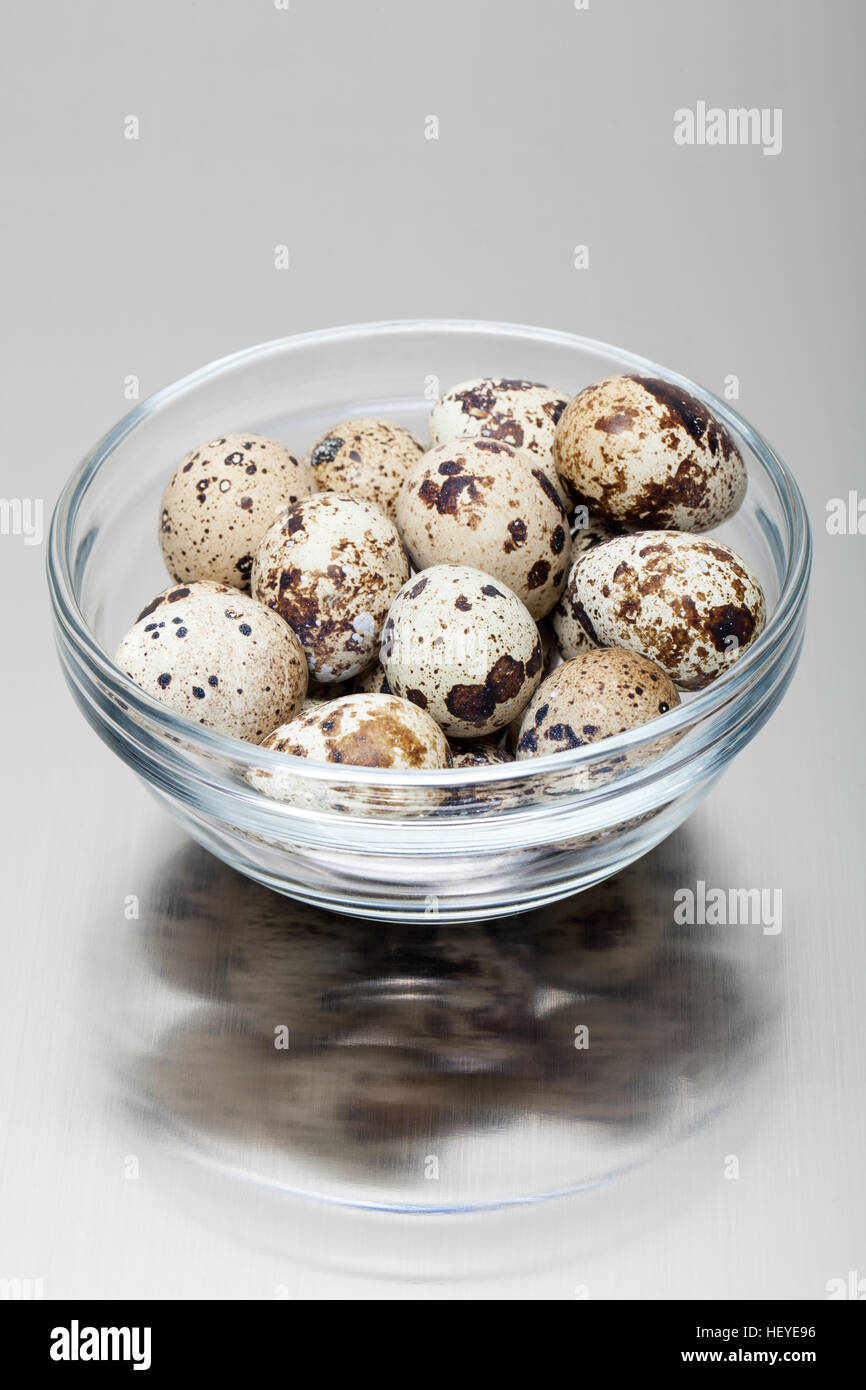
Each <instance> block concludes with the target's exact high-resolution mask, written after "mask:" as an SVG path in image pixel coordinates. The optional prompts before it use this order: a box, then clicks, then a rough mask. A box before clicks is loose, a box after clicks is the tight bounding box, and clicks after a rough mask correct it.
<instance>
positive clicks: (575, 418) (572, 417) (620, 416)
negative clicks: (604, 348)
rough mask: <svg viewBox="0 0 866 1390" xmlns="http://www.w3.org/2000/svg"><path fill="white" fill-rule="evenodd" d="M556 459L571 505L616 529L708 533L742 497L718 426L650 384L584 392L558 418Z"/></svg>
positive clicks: (631, 380) (741, 475) (742, 472)
mask: <svg viewBox="0 0 866 1390" xmlns="http://www.w3.org/2000/svg"><path fill="white" fill-rule="evenodd" d="M553 458H554V462H555V464H556V468H557V472H558V473H559V476H560V479H561V480H562V482H563V483H564V485H565V487H566V489H567V490H568V492H569V495H570V496H571V497H572V499H573V500H574V501H575V502H578V503H582V504H584V505H585V506H587V507H588V508H589V509H590V511H591V512H592V513H593V514H594V515H596V516H597V517H598V518H599V519H600V520H602V521H608V522H613V523H615V524H619V525H628V526H637V527H646V528H653V527H658V528H660V529H673V530H678V531H707V530H709V529H710V527H712V526H718V525H720V524H721V522H723V521H726V520H727V519H728V518H729V517H731V516H733V515H734V512H735V511H736V510H737V508H738V507H739V506H740V503H741V502H742V500H743V498H744V497H745V495H746V484H747V478H746V468H745V464H744V463H743V460H742V458H741V456H740V452H739V450H738V449H737V446H736V444H735V443H734V440H733V438H732V437H731V435H730V433H729V432H728V430H727V429H726V428H725V426H724V425H723V424H722V422H721V421H720V420H718V419H716V417H715V416H714V415H712V414H711V413H710V411H709V410H708V409H707V407H706V406H705V405H704V404H703V402H702V401H699V400H698V399H697V397H696V396H693V395H691V394H690V393H688V392H687V391H684V390H683V389H682V388H681V387H679V386H675V385H673V384H672V383H670V382H667V381H662V380H661V379H658V378H655V377H644V376H612V377H608V378H607V379H606V380H605V381H599V382H597V383H596V384H595V385H594V386H587V387H586V388H585V390H583V391H581V392H580V393H579V394H578V395H577V396H575V397H574V399H573V400H571V401H569V403H568V405H567V406H566V408H565V410H564V411H563V413H562V415H561V416H560V419H559V423H558V425H557V427H556V435H555V437H554V441H553Z"/></svg>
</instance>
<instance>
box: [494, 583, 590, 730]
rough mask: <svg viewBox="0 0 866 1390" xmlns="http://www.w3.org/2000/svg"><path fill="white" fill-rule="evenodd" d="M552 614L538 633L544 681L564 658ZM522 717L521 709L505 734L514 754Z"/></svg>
mask: <svg viewBox="0 0 866 1390" xmlns="http://www.w3.org/2000/svg"><path fill="white" fill-rule="evenodd" d="M555 613H556V609H554V614H555ZM552 616H553V615H550V616H548V617H547V618H542V620H541V622H540V623H539V624H538V635H539V637H540V638H541V679H542V680H543V681H544V680H546V679H547V677H548V676H549V675H550V673H551V671H553V670H555V668H556V667H557V666H559V665H560V664H561V663H562V658H563V653H562V651H561V650H560V647H559V641H558V639H557V636H556V631H555V628H554V624H553V622H552V621H551V617H552ZM591 646H592V643H591V642H590V641H589V639H587V647H591ZM522 717H523V711H522V710H521V711H520V713H519V714H518V715H516V716H515V718H514V719H512V721H511V723H510V724H509V726H508V730H507V733H506V735H505V742H506V746H507V747H508V749H509V751H510V753H511V754H512V755H513V753H514V750H515V748H516V747H517V736H518V734H519V732H520V721H521V719H522Z"/></svg>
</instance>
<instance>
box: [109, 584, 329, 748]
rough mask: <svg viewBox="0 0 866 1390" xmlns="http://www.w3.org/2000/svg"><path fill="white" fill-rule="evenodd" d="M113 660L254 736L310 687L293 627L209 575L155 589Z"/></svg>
mask: <svg viewBox="0 0 866 1390" xmlns="http://www.w3.org/2000/svg"><path fill="white" fill-rule="evenodd" d="M114 659H115V661H116V663H117V665H118V666H119V667H120V669H121V670H122V671H125V672H126V674H127V675H128V676H129V677H130V678H131V679H132V680H134V681H135V682H136V684H137V685H140V686H141V688H142V690H146V691H147V693H148V694H149V695H153V696H154V698H155V699H157V700H160V701H161V702H162V703H163V704H164V705H168V706H169V707H170V708H171V709H173V710H174V711H175V712H176V713H177V714H182V715H185V716H186V718H188V719H193V720H195V722H196V723H197V724H205V725H207V726H208V727H209V728H212V729H216V730H218V732H219V733H221V734H232V735H233V736H234V737H235V738H242V739H247V740H249V741H251V742H254V743H255V742H258V740H259V739H260V738H261V737H262V736H263V735H264V734H266V733H267V732H268V731H269V730H270V729H272V728H273V727H274V725H275V724H279V723H280V722H281V721H283V720H287V719H292V718H294V716H295V714H296V713H297V711H298V710H299V709H300V708H301V705H302V704H303V701H304V696H305V695H306V692H307V663H306V661H305V659H304V653H303V651H302V650H301V645H300V643H299V642H298V639H297V637H296V636H295V634H294V633H293V632H292V629H291V628H290V627H289V626H288V625H287V624H286V623H284V622H283V620H282V618H280V617H279V616H278V615H277V614H276V613H274V612H272V611H271V609H270V608H264V607H263V606H262V605H261V604H260V603H256V602H255V601H254V600H253V599H251V598H250V596H249V594H242V593H241V592H240V590H239V589H233V588H231V587H230V586H229V585H228V584H211V583H209V582H208V581H206V580H199V581H196V582H193V583H190V584H180V585H173V586H172V587H171V588H169V589H165V590H163V592H162V593H161V594H157V596H156V598H155V599H153V601H152V602H151V603H149V604H148V605H147V607H146V608H145V609H144V610H143V611H142V612H141V613H140V614H139V616H138V618H137V620H136V622H135V623H134V625H133V626H132V628H131V629H130V630H129V632H128V633H127V634H126V636H125V637H124V639H123V641H122V642H121V644H120V646H119V647H118V649H117V655H116V656H115V658H114Z"/></svg>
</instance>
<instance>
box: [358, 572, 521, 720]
mask: <svg viewBox="0 0 866 1390" xmlns="http://www.w3.org/2000/svg"><path fill="white" fill-rule="evenodd" d="M380 660H381V662H382V665H383V667H384V668H385V674H386V675H387V677H388V683H389V685H390V686H391V689H392V690H393V691H394V693H395V694H396V695H401V696H403V697H404V698H405V699H407V700H411V701H412V702H413V703H414V704H416V705H419V706H420V707H421V709H424V710H427V712H428V713H429V714H430V715H432V717H433V718H434V719H435V720H436V722H437V724H440V725H441V726H442V728H443V729H444V730H445V732H446V734H447V735H448V737H449V738H471V739H479V738H482V737H484V736H486V735H488V734H492V733H495V732H496V730H497V729H503V728H505V726H506V725H507V724H509V723H510V722H511V720H512V719H513V718H514V716H515V715H516V714H518V713H519V711H520V710H521V709H523V707H524V705H526V703H527V702H528V700H529V699H530V697H531V695H532V693H533V691H534V690H535V688H536V686H537V685H538V683H539V681H540V680H541V665H542V651H541V639H540V637H539V635H538V629H537V627H536V626H535V623H534V622H533V620H532V618H531V616H530V614H529V613H528V611H527V609H526V608H525V607H524V605H523V604H522V603H521V602H520V600H519V598H517V596H516V595H515V594H513V593H512V592H511V590H510V589H508V588H506V586H505V585H504V584H502V583H501V582H500V581H499V580H495V579H493V578H492V577H491V576H490V575H489V574H485V573H483V572H482V571H480V570H477V569H471V568H469V567H468V566H466V565H434V566H433V567H431V568H430V569H429V570H425V571H424V573H422V574H420V575H415V576H413V578H412V579H411V580H410V581H409V582H408V583H407V584H405V585H404V587H403V588H402V590H401V591H400V593H399V594H398V595H397V597H396V599H395V600H394V603H393V605H392V607H391V611H390V613H389V614H388V619H387V622H386V623H385V628H384V632H383V634H382V649H381V653H380Z"/></svg>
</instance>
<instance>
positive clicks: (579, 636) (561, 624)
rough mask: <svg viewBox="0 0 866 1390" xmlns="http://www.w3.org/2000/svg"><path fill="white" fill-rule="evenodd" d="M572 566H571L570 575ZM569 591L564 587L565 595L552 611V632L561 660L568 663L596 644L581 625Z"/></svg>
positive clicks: (590, 649)
mask: <svg viewBox="0 0 866 1390" xmlns="http://www.w3.org/2000/svg"><path fill="white" fill-rule="evenodd" d="M573 572H574V566H572V573H573ZM569 594H570V590H569V587H568V585H567V584H566V586H565V593H564V594H563V595H562V598H561V599H560V600H559V603H558V604H557V605H556V607H555V608H554V610H553V615H552V616H553V631H554V633H555V634H556V641H557V645H558V647H559V650H560V651H561V653H562V655H563V658H564V659H565V660H566V661H568V660H570V658H571V657H573V656H577V654H578V652H589V651H592V649H593V647H595V646H596V645H597V644H596V643H595V642H593V640H592V638H591V637H590V636H589V635H588V633H587V632H586V630H585V628H584V627H583V625H582V624H581V622H580V620H579V618H578V616H577V614H576V613H575V611H574V606H573V604H572V602H571V600H570V597H569Z"/></svg>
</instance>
